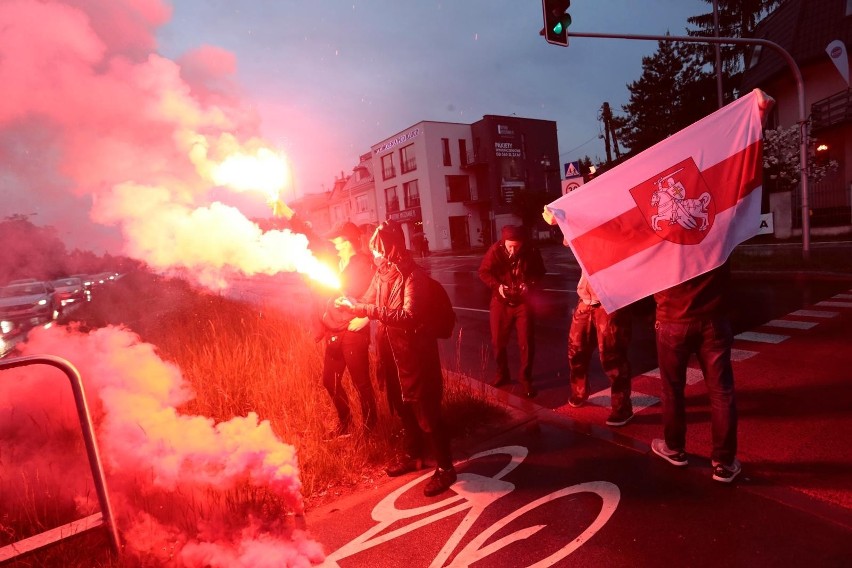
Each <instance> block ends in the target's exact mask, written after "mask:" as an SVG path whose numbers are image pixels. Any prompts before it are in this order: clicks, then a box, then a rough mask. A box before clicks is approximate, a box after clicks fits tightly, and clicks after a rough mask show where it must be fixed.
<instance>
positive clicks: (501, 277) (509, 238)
mask: <svg viewBox="0 0 852 568" xmlns="http://www.w3.org/2000/svg"><path fill="white" fill-rule="evenodd" d="M501 237H502V238H501V239H500V240H499V241H497V242H496V243H494V244H493V245H491V247H490V248H489V249H488V251H487V252H486V253H485V258H483V259H482V264H481V265H480V266H479V278H480V279H481V280H482V281H483V282H484V283H485V284H486V285H487V286H488V287H489V288H490V289H491V303H490V305H489V312H490V319H491V322H490V323H491V349H492V352H493V355H494V360H495V362H496V363H497V376H496V377H495V379H494V381H493V382H492V385H494V386H501V385H505V384H508V383H509V382H510V375H509V359H508V355H507V353H506V347H507V345H508V343H509V335H510V333H511V331H512V327H513V326H514V328H515V332H516V333H517V336H518V348H519V350H520V361H521V368H520V373H519V376H518V380H519V381H520V383H521V385H522V386H523V388H524V394H525V395H526V396H527V397H528V398H533V397H535V396H536V394H538V392H537V391H536V389H535V387H534V386H533V384H532V364H533V358H534V356H535V337H534V327H535V314H534V313H533V309H532V306H531V305H530V291H531V290H532V289H533V288H534V286H535V285H536V284H538V282H539V281H541V279H542V278H543V277H544V273H545V269H544V261H543V260H542V258H541V253H540V252H539V250H538V248H536V247H535V246H533V245H532V244H531V243H528V242H527V238H526V234H525V232H524V229H523V228H522V227H518V226H516V225H506V226H505V227H503V229H502V232H501Z"/></svg>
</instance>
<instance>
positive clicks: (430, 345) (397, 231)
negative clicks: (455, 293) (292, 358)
mask: <svg viewBox="0 0 852 568" xmlns="http://www.w3.org/2000/svg"><path fill="white" fill-rule="evenodd" d="M370 248H371V249H372V250H377V251H379V252H381V253H383V255H384V258H385V259H387V263H386V264H385V265H384V266H381V267H379V269H378V270H377V271H376V274H375V275H374V276H373V280H372V282H371V284H370V287H369V289H368V290H367V292H366V294H365V295H364V302H363V303H361V304H357V305H356V313H359V314H360V313H365V314H366V315H367V316H369V317H370V319H372V320H376V321H377V322H379V323H378V326H377V328H376V338H377V343H380V342H381V341H383V339H384V338H385V337H386V338H387V340H388V343H389V344H390V348H391V351H392V352H393V361H383V360H382V359H381V357H380V358H379V369H378V376H379V380H380V381H381V380H395V379H396V375H397V374H398V376H399V382H400V387H401V390H402V398H403V400H418V399H421V398H423V397H426V396H438V397H440V396H441V395H442V392H443V375H442V371H441V360H440V356H439V353H438V341H437V339H436V338H435V336H434V335H433V334H431V333H429V332H427V331H426V330H425V329H424V322H425V320H426V313H427V310H429V305H428V304H429V298H428V295H427V294H428V289H429V288H428V283H427V281H426V278H427V277H426V274H425V273H424V272H423V271H422V270H421V269H420V267H419V266H417V264H416V263H415V262H414V260H413V259H412V258H411V255H410V254H409V252H408V251H407V250H406V249H405V238H404V236H403V233H402V228H401V227H400V226H399V225H398V224H396V223H393V222H385V223H382V224H381V225H379V228H378V229H377V230H376V232H375V234H374V235H373V238H372V239H371V241H370ZM394 365H395V367H396V370H397V372H396V373H394V369H393V366H394Z"/></svg>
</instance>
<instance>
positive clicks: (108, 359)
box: [0, 327, 323, 567]
mask: <svg viewBox="0 0 852 568" xmlns="http://www.w3.org/2000/svg"><path fill="white" fill-rule="evenodd" d="M19 348H20V351H21V353H22V355H36V354H40V353H51V354H53V355H56V356H59V357H62V358H65V359H67V360H69V361H73V364H74V366H75V367H76V368H77V370H78V371H79V372H80V374H81V376H82V377H83V380H84V386H85V389H86V395H87V401H88V402H89V405H90V409H91V411H92V414H93V420H94V421H95V424H96V432H97V438H98V441H99V446H100V450H101V454H102V458H103V460H104V468H105V470H106V473H107V481H108V484H109V491H110V497H111V500H112V503H113V507H114V512H115V514H116V519H117V523H118V526H119V529H120V530H121V534H122V537H123V538H124V540H125V544H126V549H127V551H128V552H129V553H130V554H132V555H135V556H136V557H139V558H148V559H155V560H157V561H158V562H159V561H162V562H164V563H165V562H166V561H169V560H171V561H175V560H177V561H178V565H183V566H199V567H201V566H228V567H233V566H246V567H249V566H251V567H257V566H272V565H274V566H309V565H311V564H312V563H317V562H320V561H321V560H322V558H323V552H322V548H321V546H320V545H319V544H318V543H316V542H315V541H313V540H311V539H310V537H309V536H308V535H307V534H306V533H304V532H303V531H301V530H299V529H298V528H296V527H294V526H293V523H292V518H290V522H289V524H288V522H287V521H286V518H285V517H284V513H286V511H297V512H298V511H301V509H302V500H301V495H300V492H299V491H300V487H301V485H300V482H299V477H298V473H299V469H298V463H297V459H296V453H295V449H294V448H293V447H292V446H290V445H287V444H284V443H282V442H281V441H280V440H279V439H278V438H277V437H276V436H275V434H274V433H273V432H272V429H271V427H270V425H269V423H268V422H266V421H262V422H261V421H258V417H257V416H256V415H255V414H253V413H249V415H248V416H245V417H235V418H232V419H231V420H228V421H227V422H221V423H218V424H217V423H214V421H213V420H211V419H209V418H206V417H202V416H193V415H188V414H184V413H182V412H181V411H180V410H179V407H180V406H181V405H183V404H184V403H186V402H188V401H190V400H191V399H192V398H193V396H194V394H193V392H192V389H191V387H190V386H189V384H188V383H187V382H186V381H185V380H184V379H183V377H182V376H181V373H180V371H179V370H178V369H177V368H176V367H175V366H174V365H172V364H170V363H167V362H164V361H162V360H161V359H160V358H159V357H158V356H157V354H156V352H155V349H154V347H153V346H152V345H150V344H146V343H143V342H141V341H140V340H139V338H138V337H137V336H136V335H134V334H133V333H131V332H129V331H127V330H125V329H120V328H115V327H108V328H102V329H99V330H96V331H93V332H91V333H82V332H80V331H77V330H75V329H73V328H68V327H53V328H50V329H44V328H37V329H34V330H33V331H32V332H31V333H30V335H29V338H28V340H27V342H26V343H24V344H22V345H19ZM79 431H80V427H79V422H78V419H77V415H76V410H75V407H74V401H73V396H72V393H71V388H70V386H69V384H68V380H67V379H66V378H65V375H64V374H63V373H62V372H61V371H59V370H58V369H55V368H53V367H48V366H44V365H33V366H27V367H23V368H17V369H11V370H7V371H4V375H3V381H2V382H0V456H3V461H4V462H5V463H4V464H3V465H4V468H5V469H6V471H7V472H8V473H9V475H6V476H0V479H4V478H5V480H4V481H3V482H2V483H0V502H2V503H5V504H7V505H6V507H4V508H7V507H8V509H7V510H11V509H15V508H18V507H24V508H26V507H28V506H31V504H29V505H28V504H27V502H26V501H23V502H22V497H21V495H20V493H21V491H20V484H21V481H22V480H23V479H27V476H33V478H32V479H33V481H32V483H33V485H34V486H37V488H38V489H39V491H41V490H42V489H44V490H46V491H48V492H49V493H51V494H52V499H53V500H54V501H55V502H57V503H59V504H61V503H69V504H70V503H73V504H74V507H75V508H76V513H77V515H78V516H82V515H84V514H91V513H92V512H94V511H96V510H97V509H98V504H97V502H96V500H95V499H94V497H93V495H94V492H93V491H92V487H91V481H90V480H91V474H90V472H89V469H88V463H87V462H86V459H85V451H84V450H83V448H82V443H81V439H80V437H79ZM36 448H38V449H37V450H36ZM13 471H14V472H16V473H12V472H13ZM18 472H20V473H18ZM36 478H37V479H38V481H37V482H36V481H34V480H35V479H36ZM258 490H261V491H268V492H270V493H272V494H273V495H274V496H275V497H276V498H277V499H278V500H280V502H281V503H282V505H283V507H282V508H281V509H279V510H276V511H273V513H274V514H270V511H269V508H268V505H267V506H266V507H259V506H258V507H257V510H242V511H238V512H237V511H234V510H232V508H231V506H229V503H230V499H232V498H233V496H234V494H235V493H237V492H245V491H258ZM83 496H88V497H83ZM69 506H70V505H69Z"/></svg>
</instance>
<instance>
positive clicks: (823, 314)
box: [790, 310, 840, 318]
mask: <svg viewBox="0 0 852 568" xmlns="http://www.w3.org/2000/svg"><path fill="white" fill-rule="evenodd" d="M790 315H791V316H805V317H811V318H833V317H837V316H839V315H840V312H827V311H825V310H796V311H795V312H790Z"/></svg>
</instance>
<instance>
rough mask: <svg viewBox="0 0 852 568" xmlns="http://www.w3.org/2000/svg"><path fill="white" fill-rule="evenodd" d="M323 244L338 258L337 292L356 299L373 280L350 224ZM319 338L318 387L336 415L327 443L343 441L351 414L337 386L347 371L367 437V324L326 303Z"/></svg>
mask: <svg viewBox="0 0 852 568" xmlns="http://www.w3.org/2000/svg"><path fill="white" fill-rule="evenodd" d="M327 238H328V239H329V240H331V242H332V243H333V244H334V248H335V249H336V250H337V255H338V258H339V268H340V284H341V291H342V292H343V294H344V295H345V296H347V297H349V298H356V299H360V298H361V297H362V296H363V295H364V294H365V293H366V292H367V289H368V288H369V286H370V282H371V280H372V279H373V272H374V271H373V261H372V259H371V258H370V257H369V255H367V254H366V253H364V252H363V251H362V250H361V231H360V229H358V227H357V226H356V225H355V224H354V223H351V222H347V223H343V224H342V225H340V226H338V227H337V228H335V229H334V230H333V231H332V232H331V233H330V234H329V235H327ZM321 321H322V336H323V339H322V340H323V341H325V344H326V347H325V355H324V359H323V369H322V382H323V386H325V389H326V390H327V391H328V394H329V396H331V401H332V403H333V404H334V408H335V410H336V411H337V417H338V426H337V429H336V430H334V431H333V432H331V433H330V435H329V437H338V438H339V437H344V436H347V435H349V433H350V429H351V426H352V411H351V410H350V408H349V397H348V396H347V395H346V390H345V389H344V386H343V373H344V371H345V370H346V369H349V376H350V378H351V379H352V384H353V385H354V386H355V389H356V390H357V391H358V397H359V399H360V402H361V418H362V420H363V424H364V428H365V430H366V431H367V432H369V431H370V430H372V429H373V427H374V426H375V425H376V418H377V414H376V397H375V394H374V393H373V384H372V382H371V381H370V353H369V350H370V325H369V324H370V320H369V319H367V318H366V317H360V318H359V317H352V314H351V313H350V312H348V311H344V310H341V309H340V308H339V307H338V306H336V305H335V303H334V298H329V299H328V301H327V302H326V308H325V311H324V312H323V314H322V320H321Z"/></svg>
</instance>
